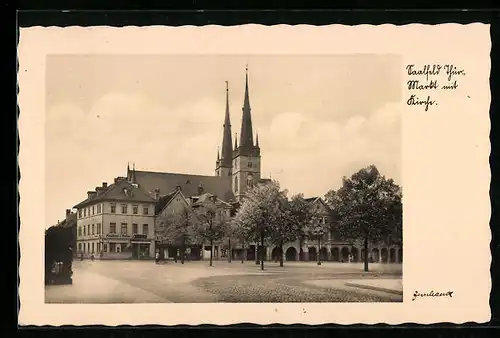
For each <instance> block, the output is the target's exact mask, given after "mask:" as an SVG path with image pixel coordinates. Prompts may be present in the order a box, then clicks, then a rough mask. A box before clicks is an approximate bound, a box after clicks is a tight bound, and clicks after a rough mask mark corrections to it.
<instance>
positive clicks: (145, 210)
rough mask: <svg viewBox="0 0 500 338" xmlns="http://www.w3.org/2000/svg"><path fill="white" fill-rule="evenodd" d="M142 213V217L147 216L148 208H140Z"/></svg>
mask: <svg viewBox="0 0 500 338" xmlns="http://www.w3.org/2000/svg"><path fill="white" fill-rule="evenodd" d="M142 213H143V214H144V215H147V214H149V208H148V207H144V208H142Z"/></svg>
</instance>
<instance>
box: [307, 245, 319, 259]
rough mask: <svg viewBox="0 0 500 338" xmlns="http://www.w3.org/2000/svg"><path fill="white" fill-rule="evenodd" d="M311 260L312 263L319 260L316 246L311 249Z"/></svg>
mask: <svg viewBox="0 0 500 338" xmlns="http://www.w3.org/2000/svg"><path fill="white" fill-rule="evenodd" d="M309 260H310V261H316V260H318V252H317V250H316V248H315V247H314V246H311V247H309Z"/></svg>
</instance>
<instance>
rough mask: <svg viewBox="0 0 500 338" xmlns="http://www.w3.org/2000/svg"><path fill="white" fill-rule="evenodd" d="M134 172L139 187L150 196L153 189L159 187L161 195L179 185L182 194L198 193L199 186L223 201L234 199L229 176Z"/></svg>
mask: <svg viewBox="0 0 500 338" xmlns="http://www.w3.org/2000/svg"><path fill="white" fill-rule="evenodd" d="M135 174H136V179H137V183H138V184H139V187H140V188H142V189H143V190H144V191H145V192H147V193H148V194H149V195H150V196H154V194H155V189H159V192H160V195H162V194H168V193H169V192H172V191H175V190H176V189H177V187H178V186H179V187H180V188H181V191H182V194H183V195H184V196H186V197H191V196H196V195H199V194H200V193H199V191H198V188H199V187H200V186H201V187H203V191H204V192H209V193H212V194H214V195H217V197H219V198H220V199H222V200H224V201H229V200H230V199H234V195H233V189H232V184H231V183H232V182H231V178H230V177H220V176H203V175H191V174H179V173H162V172H153V171H138V170H136V172H135Z"/></svg>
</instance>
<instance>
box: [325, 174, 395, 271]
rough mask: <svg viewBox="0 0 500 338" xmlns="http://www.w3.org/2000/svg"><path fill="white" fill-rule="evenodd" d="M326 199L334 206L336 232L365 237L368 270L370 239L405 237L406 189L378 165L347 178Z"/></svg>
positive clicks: (345, 235)
mask: <svg viewBox="0 0 500 338" xmlns="http://www.w3.org/2000/svg"><path fill="white" fill-rule="evenodd" d="M325 198H326V201H327V203H328V204H329V205H330V207H331V209H332V210H333V213H334V214H333V217H332V220H333V222H332V223H331V228H332V232H334V233H335V234H337V235H338V236H339V237H340V238H341V239H344V240H362V241H363V244H364V252H365V255H364V270H365V271H368V243H369V242H376V241H384V242H391V241H397V240H400V239H401V234H402V191H401V188H400V187H399V186H398V185H396V184H395V183H394V181H393V180H392V179H386V178H385V176H382V175H381V174H380V172H379V171H378V169H377V168H376V167H375V166H374V165H370V166H368V167H366V168H363V169H361V170H359V171H358V172H356V173H354V174H353V175H352V176H351V177H350V178H346V177H344V178H343V184H342V187H341V188H340V189H338V190H337V191H334V190H331V191H329V192H328V193H327V194H326V196H325Z"/></svg>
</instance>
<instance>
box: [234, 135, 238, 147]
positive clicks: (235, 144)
mask: <svg viewBox="0 0 500 338" xmlns="http://www.w3.org/2000/svg"><path fill="white" fill-rule="evenodd" d="M234 135H235V136H234V150H236V149H238V133H236V134H234Z"/></svg>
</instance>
